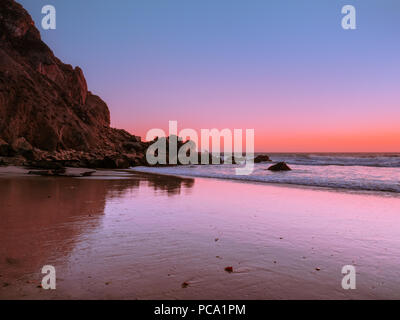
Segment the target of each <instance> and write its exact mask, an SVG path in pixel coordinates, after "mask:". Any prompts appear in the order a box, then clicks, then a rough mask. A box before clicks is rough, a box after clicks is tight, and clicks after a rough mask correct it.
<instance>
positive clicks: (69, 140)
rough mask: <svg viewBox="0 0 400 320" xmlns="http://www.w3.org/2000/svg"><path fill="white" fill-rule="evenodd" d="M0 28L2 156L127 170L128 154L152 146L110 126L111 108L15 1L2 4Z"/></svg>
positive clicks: (2, 0)
mask: <svg viewBox="0 0 400 320" xmlns="http://www.w3.org/2000/svg"><path fill="white" fill-rule="evenodd" d="M0 30H1V32H0V136H1V138H2V140H1V141H0V156H5V157H12V156H15V155H14V154H12V153H13V152H16V155H17V156H19V155H21V156H23V157H24V158H26V159H28V160H30V161H32V160H35V161H39V160H46V161H70V162H71V163H72V164H73V165H75V166H85V165H86V164H87V162H96V161H97V162H96V167H99V168H101V167H104V168H114V167H116V168H119V167H122V168H126V167H127V166H128V163H129V160H127V159H126V157H125V156H124V154H125V153H132V150H134V151H135V152H136V153H142V154H144V151H145V150H146V148H147V147H148V145H149V143H145V142H141V139H140V137H137V136H134V135H131V134H130V133H128V132H127V131H125V130H119V129H114V128H111V127H110V111H109V109H108V106H107V104H106V103H105V102H104V101H103V100H102V99H101V98H100V97H98V96H96V95H94V94H92V93H91V92H90V91H88V87H87V83H86V79H85V77H84V72H83V71H82V69H80V68H79V67H75V68H74V67H72V66H71V65H69V64H65V63H63V62H62V61H60V60H59V59H58V58H57V57H56V56H55V55H54V53H53V52H52V50H51V49H50V48H49V47H48V46H47V45H46V44H45V43H44V42H43V41H42V40H41V37H40V33H39V31H38V30H37V28H36V27H35V24H34V22H33V20H32V18H31V16H30V15H29V14H28V12H27V11H26V10H25V9H24V8H23V7H22V6H21V5H20V4H18V3H17V2H15V1H14V0H1V6H0ZM7 144H8V145H11V147H9V146H7ZM127 149H129V150H127ZM10 152H11V153H10ZM80 152H83V153H85V154H86V156H84V155H82V154H79V153H80ZM89 154H90V155H95V156H89ZM110 154H113V159H111V161H110V160H109V159H106V158H107V157H108V156H109V155H110ZM116 155H118V156H116Z"/></svg>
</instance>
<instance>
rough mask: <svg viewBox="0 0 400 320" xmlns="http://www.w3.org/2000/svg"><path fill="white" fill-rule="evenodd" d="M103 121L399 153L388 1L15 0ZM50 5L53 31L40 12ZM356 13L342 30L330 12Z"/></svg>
mask: <svg viewBox="0 0 400 320" xmlns="http://www.w3.org/2000/svg"><path fill="white" fill-rule="evenodd" d="M19 2H20V3H21V4H22V5H23V6H24V7H25V8H26V9H27V10H28V11H29V12H30V14H31V15H32V17H33V18H34V20H35V22H36V25H37V26H38V27H39V29H40V31H41V34H42V38H43V40H44V41H45V42H46V43H47V44H48V45H49V46H50V47H51V48H52V49H53V51H54V53H55V54H56V56H58V57H59V58H60V59H61V60H62V61H63V62H65V63H69V64H72V65H73V66H77V65H79V66H80V67H81V68H82V69H83V71H84V73H85V76H86V79H87V82H88V86H89V90H90V91H92V92H93V93H95V94H98V95H99V96H101V97H102V98H103V100H105V101H106V102H107V104H108V106H109V108H110V111H111V119H112V126H114V127H118V128H124V129H126V130H128V131H129V132H131V133H133V134H136V135H140V136H142V137H144V136H145V135H146V132H147V131H148V130H149V129H152V128H162V129H165V130H167V128H168V121H169V120H177V121H178V126H179V129H183V128H193V129H196V130H199V129H201V128H210V129H211V128H218V129H223V128H230V129H235V128H237V129H247V128H254V129H255V145H256V151H266V152H317V151H319V152H372V151H377V152H383V151H388V152H390V151H391V152H399V151H400V41H399V38H400V37H399V36H400V1H399V0H379V1H377V0H346V1H336V0H303V1H298V0H274V1H268V0H246V1H245V0H201V1H200V0H117V1H106V0H85V1H81V0H45V1H42V0H20V1H19ZM47 4H53V5H54V6H55V7H56V9H57V29H56V30H50V31H45V30H42V29H41V28H40V26H41V19H42V16H43V15H42V14H41V8H42V6H44V5H47ZM346 4H352V5H354V6H355V7H356V10H357V30H343V29H342V27H341V18H342V16H343V15H342V14H341V8H342V6H343V5H346Z"/></svg>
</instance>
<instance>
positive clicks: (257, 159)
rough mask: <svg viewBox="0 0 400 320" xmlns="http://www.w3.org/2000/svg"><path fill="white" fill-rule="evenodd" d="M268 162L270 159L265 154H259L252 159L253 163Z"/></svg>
mask: <svg viewBox="0 0 400 320" xmlns="http://www.w3.org/2000/svg"><path fill="white" fill-rule="evenodd" d="M269 161H271V159H270V158H269V157H268V156H267V155H265V154H260V155H258V156H257V157H255V158H254V163H261V162H269Z"/></svg>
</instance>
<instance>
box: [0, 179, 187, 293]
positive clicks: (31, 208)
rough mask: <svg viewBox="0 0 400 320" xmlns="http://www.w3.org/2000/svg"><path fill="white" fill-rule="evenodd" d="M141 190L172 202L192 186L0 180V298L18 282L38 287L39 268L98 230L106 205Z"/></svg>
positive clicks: (153, 181) (169, 182)
mask: <svg viewBox="0 0 400 320" xmlns="http://www.w3.org/2000/svg"><path fill="white" fill-rule="evenodd" d="M143 184H145V185H146V186H147V187H151V188H153V189H154V191H155V192H156V194H157V195H160V196H162V195H167V196H173V195H179V194H180V193H181V192H182V190H183V189H188V188H191V187H192V186H193V184H194V180H193V179H182V178H178V177H168V178H165V177H160V176H155V175H146V174H140V175H131V174H129V175H126V176H125V177H124V178H122V179H107V178H105V179H103V178H102V177H94V178H82V179H71V178H52V177H9V178H6V177H2V178H0V208H1V210H0V243H1V247H0V298H3V299H4V298H7V297H8V291H10V288H12V287H13V285H15V284H17V283H18V282H19V283H21V282H23V283H26V284H27V285H29V284H31V286H32V285H33V286H37V285H39V284H40V279H41V276H40V274H38V273H39V272H40V270H41V268H42V266H43V265H45V264H52V263H53V264H57V263H58V262H59V261H65V260H68V256H69V255H70V253H71V251H72V250H73V248H74V247H75V245H76V240H77V239H78V238H79V237H80V236H82V235H84V236H88V234H90V233H91V232H95V230H96V229H97V228H99V227H100V225H101V223H102V218H103V215H104V210H105V206H106V204H107V201H113V200H117V201H118V199H119V198H122V197H124V196H126V195H128V194H129V195H134V194H135V193H137V192H138V191H139V189H140V188H141V185H143ZM32 275H35V276H32ZM21 298H22V297H21Z"/></svg>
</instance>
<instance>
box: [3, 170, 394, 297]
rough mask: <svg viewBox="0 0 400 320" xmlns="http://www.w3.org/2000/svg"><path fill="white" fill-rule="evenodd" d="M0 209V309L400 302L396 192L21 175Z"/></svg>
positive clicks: (127, 176)
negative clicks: (47, 275)
mask: <svg viewBox="0 0 400 320" xmlns="http://www.w3.org/2000/svg"><path fill="white" fill-rule="evenodd" d="M0 207H1V210H0V221H1V223H0V243H1V248H0V299H399V298H400V268H399V265H400V241H399V239H398V226H399V224H400V215H399V212H400V197H399V195H398V194H397V193H389V192H368V191H354V190H339V189H328V188H315V187H305V186H293V185H286V184H265V183H259V182H248V181H246V182H243V181H230V180H223V179H212V178H199V177H178V176H165V175H156V174H147V173H138V172H134V171H129V170H126V171H97V172H96V174H95V175H93V176H90V177H81V178H70V177H39V176H28V175H26V174H23V172H21V171H20V172H18V170H17V171H13V173H10V172H8V173H7V174H1V175H0ZM44 265H52V266H54V267H55V268H56V276H57V287H56V290H44V289H43V288H41V287H40V283H41V280H42V277H43V276H44V275H43V274H41V269H42V267H43V266H44ZM345 265H353V266H354V267H355V268H356V272H357V278H356V279H357V282H356V284H357V287H356V289H355V290H344V289H343V288H342V285H341V282H342V279H343V276H344V275H342V274H341V270H342V267H343V266H345ZM227 267H232V270H233V272H227V271H226V270H225V268H227Z"/></svg>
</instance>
